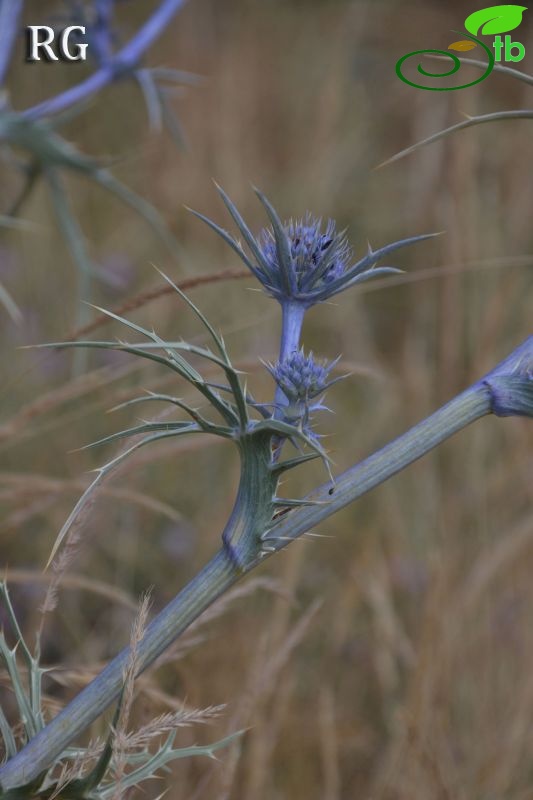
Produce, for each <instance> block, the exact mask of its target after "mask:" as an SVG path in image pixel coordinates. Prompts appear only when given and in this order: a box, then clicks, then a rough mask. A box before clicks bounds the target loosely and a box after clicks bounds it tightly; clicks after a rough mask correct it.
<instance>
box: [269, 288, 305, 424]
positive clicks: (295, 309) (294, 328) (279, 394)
mask: <svg viewBox="0 0 533 800" xmlns="http://www.w3.org/2000/svg"><path fill="white" fill-rule="evenodd" d="M305 312H306V309H305V307H304V306H302V304H301V303H291V302H286V303H282V305H281V342H280V346H279V360H280V361H283V360H284V359H285V358H287V357H288V356H290V354H291V353H293V352H294V351H295V350H299V348H300V336H301V333H302V325H303V321H304V316H305ZM274 403H275V408H276V412H275V416H276V417H277V418H280V417H282V416H283V414H282V412H281V406H284V405H286V404H287V398H286V397H285V395H284V394H283V391H282V390H281V389H280V387H279V386H277V387H276V394H275V397H274Z"/></svg>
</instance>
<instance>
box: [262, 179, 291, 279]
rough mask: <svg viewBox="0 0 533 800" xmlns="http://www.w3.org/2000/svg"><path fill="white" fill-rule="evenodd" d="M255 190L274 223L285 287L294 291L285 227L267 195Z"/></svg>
mask: <svg viewBox="0 0 533 800" xmlns="http://www.w3.org/2000/svg"><path fill="white" fill-rule="evenodd" d="M254 191H255V193H256V195H257V197H258V198H259V200H260V202H261V203H262V205H263V206H264V208H265V210H266V212H267V214H268V218H269V219H270V222H271V223H272V230H273V231H274V239H275V241H276V254H277V258H278V263H279V264H280V266H281V277H282V280H283V283H284V288H285V291H286V292H287V293H290V292H292V291H294V289H295V286H294V282H295V280H294V272H293V269H292V256H291V251H290V249H289V243H288V241H287V234H286V233H285V229H284V227H283V223H282V222H281V220H280V218H279V217H278V214H277V212H276V209H275V208H274V206H273V205H272V204H271V203H270V202H269V200H268V199H267V198H266V197H265V195H264V194H263V193H262V192H260V191H259V189H255V188H254Z"/></svg>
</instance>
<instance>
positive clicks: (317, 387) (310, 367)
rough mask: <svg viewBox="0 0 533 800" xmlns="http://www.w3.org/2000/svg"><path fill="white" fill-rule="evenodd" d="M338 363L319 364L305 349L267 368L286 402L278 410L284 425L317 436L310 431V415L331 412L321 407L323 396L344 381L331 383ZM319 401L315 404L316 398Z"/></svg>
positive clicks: (295, 351) (321, 362) (322, 362)
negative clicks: (330, 374) (333, 370)
mask: <svg viewBox="0 0 533 800" xmlns="http://www.w3.org/2000/svg"><path fill="white" fill-rule="evenodd" d="M337 362H338V359H336V360H335V361H329V362H328V361H326V360H322V361H318V360H317V359H315V357H314V356H313V353H309V354H308V355H305V353H304V350H303V348H302V349H301V350H294V351H293V352H292V353H290V355H288V356H287V358H284V359H283V360H281V361H277V362H276V363H275V364H267V365H266V367H267V369H268V371H269V372H270V374H271V375H272V377H273V378H274V380H275V381H276V384H277V386H278V389H279V390H281V392H282V393H283V397H284V399H285V401H286V402H284V403H283V404H280V405H279V406H278V407H277V411H278V413H280V414H281V416H282V418H283V420H284V421H285V422H289V423H291V424H292V425H297V426H299V427H300V428H301V429H302V430H304V431H305V433H307V434H309V435H311V436H313V437H316V434H314V433H313V432H312V430H311V426H310V415H311V414H312V413H313V412H315V411H321V410H328V409H327V407H326V406H324V405H322V401H323V399H324V393H325V392H326V390H327V389H329V387H330V386H332V385H333V384H334V383H337V381H339V380H341V378H334V379H333V380H328V378H329V373H330V372H331V370H332V369H333V367H334V366H335V365H336V364H337ZM319 395H321V397H320V399H318V400H317V401H316V402H312V401H313V400H315V398H318V397H319Z"/></svg>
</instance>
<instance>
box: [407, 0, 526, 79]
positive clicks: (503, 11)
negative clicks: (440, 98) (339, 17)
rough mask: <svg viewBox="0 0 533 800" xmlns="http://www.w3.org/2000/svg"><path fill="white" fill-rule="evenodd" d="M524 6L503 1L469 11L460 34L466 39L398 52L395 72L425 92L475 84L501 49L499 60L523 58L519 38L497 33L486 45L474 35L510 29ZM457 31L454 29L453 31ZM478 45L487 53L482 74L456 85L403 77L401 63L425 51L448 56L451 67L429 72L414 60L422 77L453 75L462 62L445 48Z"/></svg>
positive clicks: (443, 56) (518, 22)
mask: <svg viewBox="0 0 533 800" xmlns="http://www.w3.org/2000/svg"><path fill="white" fill-rule="evenodd" d="M526 10H527V8H526V6H516V5H504V6H490V7H489V8H482V9H480V10H479V11H474V13H473V14H470V16H468V17H467V18H466V20H465V28H466V30H467V31H468V33H466V34H461V35H462V36H466V37H467V38H466V39H461V40H459V41H457V42H453V43H452V44H450V45H448V50H429V49H428V50H415V51H413V52H412V53H406V55H404V56H402V57H401V58H400V59H399V61H398V62H397V63H396V74H397V76H398V77H399V78H400V80H402V81H403V82H404V83H407V84H408V85H409V86H414V87H415V89H425V90H426V91H429V92H452V91H456V90H457V89H467V88H468V87H469V86H475V85H476V83H481V81H484V80H485V78H488V76H489V75H490V73H491V72H492V69H493V67H494V64H495V62H496V61H501V60H502V52H503V54H504V55H503V60H505V61H512V62H516V61H521V60H522V59H523V58H524V56H525V52H526V49H525V47H524V45H523V44H522V43H521V42H513V41H511V37H510V36H505V38H504V39H503V40H502V37H501V36H500V35H497V36H496V37H495V39H494V41H493V42H492V49H491V47H490V46H489V45H487V44H485V42H483V41H481V39H479V38H477V37H478V35H479V34H482V35H491V34H501V33H507V32H508V31H512V30H514V29H515V28H517V27H518V26H519V25H520V23H521V22H522V14H523V13H524V11H526ZM457 32H458V31H455V33H457ZM478 45H479V46H480V47H481V48H482V49H483V50H484V51H485V53H486V54H487V59H488V60H487V65H486V68H485V70H484V72H483V74H482V75H481V76H480V77H479V78H476V80H473V81H469V82H468V83H463V84H460V85H459V86H424V85H423V84H420V83H416V82H415V81H414V80H411V79H410V78H408V77H406V75H404V73H403V67H404V64H405V62H406V61H407V60H408V59H411V58H413V57H416V56H422V55H429V56H437V57H441V58H446V59H451V63H452V66H451V69H448V70H446V71H445V72H430V71H429V70H427V69H425V68H424V67H423V66H422V64H421V63H420V62H419V63H418V64H417V70H418V72H419V73H420V75H423V76H424V77H425V78H436V79H441V78H447V77H449V76H450V75H455V73H456V72H458V71H459V70H460V68H461V64H462V62H461V59H460V58H459V57H458V56H456V55H455V53H450V52H449V51H450V50H456V51H460V52H467V51H469V50H473V49H474V48H475V47H477V46H478ZM493 51H494V52H493Z"/></svg>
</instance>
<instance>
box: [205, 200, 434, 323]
mask: <svg viewBox="0 0 533 800" xmlns="http://www.w3.org/2000/svg"><path fill="white" fill-rule="evenodd" d="M217 188H218V191H219V193H220V196H221V197H222V200H223V202H224V204H225V206H226V208H227V209H228V211H229V213H230V214H231V216H232V217H233V220H234V222H235V224H236V225H237V228H238V229H239V232H240V234H241V236H242V238H243V240H244V243H245V245H246V247H247V250H245V249H244V246H243V245H242V244H241V242H240V241H239V240H237V239H235V238H233V236H231V235H230V234H229V233H228V232H227V231H225V230H224V229H223V228H221V227H219V226H218V225H216V224H215V223H214V222H213V221H212V220H210V219H208V218H207V217H205V216H203V214H198V212H193V213H195V214H196V216H198V217H200V219H202V220H203V221H204V222H206V223H207V224H208V225H209V226H210V227H211V228H212V229H213V230H214V231H216V232H217V233H218V234H219V235H220V236H221V237H222V238H223V239H224V241H225V242H227V244H229V245H230V247H231V248H232V249H233V250H234V251H235V252H236V253H237V255H238V256H239V258H241V259H242V261H244V263H245V264H246V266H247V267H248V269H249V270H250V271H251V272H252V273H253V275H255V277H256V278H257V279H258V280H259V281H260V282H261V283H262V284H263V286H264V287H265V289H266V290H267V292H268V293H269V294H270V295H272V297H275V298H276V300H278V301H279V302H280V303H281V304H282V305H293V306H294V305H299V306H301V307H302V308H303V309H306V308H310V307H311V306H313V305H315V304H316V303H321V302H323V301H324V300H327V299H328V298H330V297H333V296H334V295H336V294H338V293H339V292H342V291H344V289H348V288H349V287H350V286H354V285H355V284H356V283H362V282H363V281H366V280H368V279H370V278H376V277H379V276H383V275H389V274H391V273H394V272H399V271H400V270H398V269H396V268H394V267H386V266H385V267H377V266H376V265H377V263H378V261H380V260H381V259H382V258H384V257H385V256H386V255H388V254H389V253H392V252H393V251H395V250H398V249H399V248H401V247H406V246H407V245H409V244H413V243H415V242H419V241H422V240H423V239H428V238H430V236H433V235H434V234H429V235H425V236H413V237H411V238H409V239H401V240H400V241H398V242H394V243H392V244H389V245H386V246H385V247H381V248H379V249H378V250H372V249H371V248H370V247H369V248H368V252H367V254H366V256H364V258H362V259H360V260H359V261H357V262H355V263H353V260H352V258H353V256H352V250H351V248H350V246H349V244H348V241H347V239H346V236H345V233H344V231H341V232H338V231H337V230H336V226H335V222H334V221H333V220H329V221H328V222H327V223H326V224H325V225H323V223H322V220H321V219H316V218H314V217H313V216H312V215H311V214H310V213H307V214H306V215H305V217H304V218H303V219H300V220H296V221H293V220H290V221H289V222H282V221H281V220H280V218H279V216H278V214H277V212H276V210H275V209H274V207H273V206H272V205H271V203H270V202H269V201H268V200H267V198H266V197H265V196H264V195H263V194H262V193H261V192H259V191H258V190H256V194H257V196H258V198H259V200H260V202H261V203H262V205H263V207H264V209H265V211H266V213H267V216H268V218H269V220H270V226H269V227H268V228H266V229H264V230H263V231H262V232H261V233H260V235H259V237H255V236H254V235H253V234H252V232H251V231H250V229H249V228H248V226H247V225H246V223H245V222H244V220H243V218H242V217H241V215H240V213H239V211H238V210H237V208H236V207H235V205H234V204H233V203H232V202H231V200H230V199H229V197H228V196H227V194H226V193H225V192H224V191H222V189H221V188H220V187H217Z"/></svg>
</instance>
